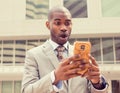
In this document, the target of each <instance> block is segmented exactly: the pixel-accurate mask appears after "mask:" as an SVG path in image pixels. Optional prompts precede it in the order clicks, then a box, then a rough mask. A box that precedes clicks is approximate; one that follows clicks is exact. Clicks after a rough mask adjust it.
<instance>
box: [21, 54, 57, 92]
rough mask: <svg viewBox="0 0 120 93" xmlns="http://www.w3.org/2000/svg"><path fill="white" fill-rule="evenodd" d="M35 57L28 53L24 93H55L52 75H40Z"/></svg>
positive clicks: (23, 85) (23, 86)
mask: <svg viewBox="0 0 120 93" xmlns="http://www.w3.org/2000/svg"><path fill="white" fill-rule="evenodd" d="M37 66H38V65H37V63H36V61H35V57H34V55H33V54H32V53H31V52H27V54H26V58H25V65H24V72H23V80H22V90H21V91H22V93H55V92H54V90H53V86H52V81H51V77H50V76H51V74H50V73H48V74H47V75H45V76H43V77H42V78H41V77H40V75H39V71H38V67H37Z"/></svg>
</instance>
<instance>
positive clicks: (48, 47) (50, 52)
mask: <svg viewBox="0 0 120 93" xmlns="http://www.w3.org/2000/svg"><path fill="white" fill-rule="evenodd" d="M42 47H43V51H44V53H45V54H46V56H47V57H48V58H49V60H50V62H51V63H52V65H53V66H54V67H55V68H56V67H57V66H58V64H59V61H58V59H57V57H56V55H55V53H54V51H53V48H52V46H51V45H50V43H49V42H48V41H46V42H45V43H44V44H43V46H42Z"/></svg>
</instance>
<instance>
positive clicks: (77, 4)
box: [64, 0, 88, 18]
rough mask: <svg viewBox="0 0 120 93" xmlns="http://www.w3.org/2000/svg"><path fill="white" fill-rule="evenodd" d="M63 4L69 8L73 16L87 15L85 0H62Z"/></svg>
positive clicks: (82, 16) (84, 16)
mask: <svg viewBox="0 0 120 93" xmlns="http://www.w3.org/2000/svg"><path fill="white" fill-rule="evenodd" d="M64 6H65V7H66V8H68V9H69V10H70V12H71V14H72V17H73V18H86V17H88V14H87V1H86V0H64Z"/></svg>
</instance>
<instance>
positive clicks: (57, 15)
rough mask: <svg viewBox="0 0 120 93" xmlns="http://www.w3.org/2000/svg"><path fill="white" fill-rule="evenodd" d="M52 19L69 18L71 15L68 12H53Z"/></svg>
mask: <svg viewBox="0 0 120 93" xmlns="http://www.w3.org/2000/svg"><path fill="white" fill-rule="evenodd" d="M51 19H52V20H56V19H59V20H71V15H70V13H68V12H53V13H52V15H51Z"/></svg>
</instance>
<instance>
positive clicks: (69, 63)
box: [54, 55, 81, 84]
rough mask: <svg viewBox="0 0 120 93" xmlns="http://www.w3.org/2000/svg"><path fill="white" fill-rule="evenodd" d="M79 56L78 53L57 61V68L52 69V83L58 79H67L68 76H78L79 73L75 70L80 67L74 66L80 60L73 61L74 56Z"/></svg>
mask: <svg viewBox="0 0 120 93" xmlns="http://www.w3.org/2000/svg"><path fill="white" fill-rule="evenodd" d="M79 57H80V56H79V55H74V56H72V57H70V58H67V59H64V60H62V62H60V63H59V66H58V68H57V69H55V71H54V73H55V81H54V84H57V83H58V82H59V81H60V80H68V79H70V78H73V77H76V76H80V74H77V72H78V71H80V70H81V68H79V67H78V68H75V67H76V66H79V65H80V61H74V60H75V59H76V58H79ZM73 61H74V62H73Z"/></svg>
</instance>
